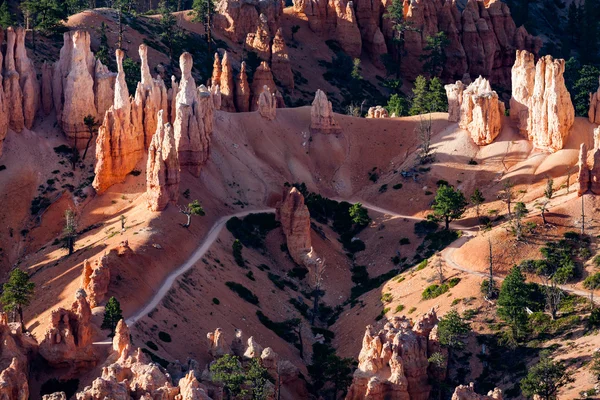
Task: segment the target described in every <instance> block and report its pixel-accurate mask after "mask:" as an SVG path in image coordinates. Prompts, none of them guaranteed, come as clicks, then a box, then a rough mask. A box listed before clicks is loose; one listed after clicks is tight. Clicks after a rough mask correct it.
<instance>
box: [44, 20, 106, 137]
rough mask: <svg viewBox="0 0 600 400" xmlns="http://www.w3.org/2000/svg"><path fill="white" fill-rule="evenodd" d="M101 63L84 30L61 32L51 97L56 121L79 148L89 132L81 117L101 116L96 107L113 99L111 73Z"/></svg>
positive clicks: (101, 108)
mask: <svg viewBox="0 0 600 400" xmlns="http://www.w3.org/2000/svg"><path fill="white" fill-rule="evenodd" d="M101 64H102V63H101V62H100V61H99V60H95V59H94V55H93V54H92V52H91V50H90V34H89V33H88V32H86V31H70V32H66V33H65V34H64V44H63V47H62V48H61V50H60V58H59V60H58V61H57V62H56V63H55V64H54V73H53V77H52V97H53V103H54V110H55V112H56V120H57V122H58V124H59V125H60V127H61V128H62V130H63V132H65V135H66V136H67V138H68V139H69V140H70V141H71V143H72V144H74V145H76V146H77V147H79V148H83V147H85V145H86V143H87V139H88V138H89V135H90V134H89V131H88V128H87V127H86V126H85V124H84V122H83V120H84V118H85V117H86V116H88V115H91V116H93V117H94V118H96V119H100V120H102V118H103V117H104V115H103V114H100V113H99V110H100V111H102V110H104V109H105V107H106V106H107V105H108V104H112V101H113V100H112V99H113V97H114V96H113V91H112V90H111V87H112V85H111V83H112V82H113V81H114V79H115V78H114V77H115V74H113V73H111V72H109V71H108V70H107V69H106V68H105V67H104V66H102V65H101ZM96 72H98V75H96Z"/></svg>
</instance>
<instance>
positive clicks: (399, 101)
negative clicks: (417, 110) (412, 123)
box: [385, 93, 408, 117]
mask: <svg viewBox="0 0 600 400" xmlns="http://www.w3.org/2000/svg"><path fill="white" fill-rule="evenodd" d="M385 109H386V110H387V112H388V114H389V115H390V116H391V115H392V114H396V117H400V116H403V115H408V101H406V99H405V98H404V97H402V96H400V95H399V94H397V93H394V94H392V95H391V96H390V98H389V100H388V103H387V105H386V106H385Z"/></svg>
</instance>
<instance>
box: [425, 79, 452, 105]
mask: <svg viewBox="0 0 600 400" xmlns="http://www.w3.org/2000/svg"><path fill="white" fill-rule="evenodd" d="M427 103H428V105H429V112H446V111H448V97H447V96H446V89H444V84H443V83H442V81H441V80H440V78H438V77H434V78H431V80H430V81H429V93H428V96H427Z"/></svg>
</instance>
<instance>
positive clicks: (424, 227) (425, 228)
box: [415, 220, 438, 237]
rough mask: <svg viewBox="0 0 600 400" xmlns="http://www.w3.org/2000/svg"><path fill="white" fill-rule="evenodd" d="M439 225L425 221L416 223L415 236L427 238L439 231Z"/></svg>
mask: <svg viewBox="0 0 600 400" xmlns="http://www.w3.org/2000/svg"><path fill="white" fill-rule="evenodd" d="M437 229H438V224H437V222H435V221H428V220H423V221H419V222H415V234H416V235H417V236H419V237H423V236H426V235H428V234H430V233H433V232H435V231H437Z"/></svg>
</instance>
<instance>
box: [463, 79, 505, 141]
mask: <svg viewBox="0 0 600 400" xmlns="http://www.w3.org/2000/svg"><path fill="white" fill-rule="evenodd" d="M503 117H504V103H503V102H502V101H500V100H499V99H498V94H497V93H496V92H494V91H493V90H492V88H491V86H490V83H489V82H488V81H487V79H484V78H482V77H479V78H477V79H476V80H475V81H474V82H473V83H471V84H470V85H469V86H468V87H467V88H466V89H465V90H464V91H463V99H462V102H461V107H460V121H459V124H458V125H459V126H460V127H461V128H462V129H464V130H466V131H468V132H469V134H470V135H471V138H472V139H473V141H474V142H475V144H476V145H478V146H485V145H487V144H490V143H492V142H493V141H494V139H495V138H496V137H497V136H498V135H499V134H500V131H501V130H502V118H503Z"/></svg>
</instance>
